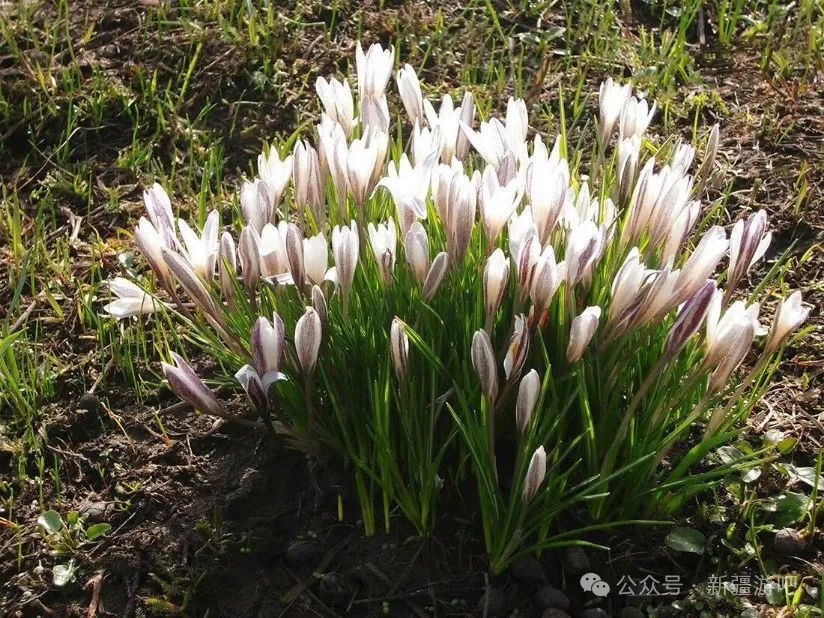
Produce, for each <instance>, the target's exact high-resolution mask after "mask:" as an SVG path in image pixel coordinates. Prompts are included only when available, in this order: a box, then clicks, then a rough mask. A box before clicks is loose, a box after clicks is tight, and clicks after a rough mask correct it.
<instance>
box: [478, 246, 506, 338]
mask: <svg viewBox="0 0 824 618" xmlns="http://www.w3.org/2000/svg"><path fill="white" fill-rule="evenodd" d="M508 278H509V260H508V259H507V258H506V256H505V255H504V252H503V251H501V249H500V248H498V249H495V251H493V252H492V255H490V256H489V259H487V261H486V266H485V267H484V279H483V285H484V308H485V310H486V323H487V324H488V325H490V326H491V325H492V321H493V320H494V319H495V314H496V313H497V312H498V308H499V307H500V306H501V301H502V300H503V297H504V293H505V292H506V282H507V279H508Z"/></svg>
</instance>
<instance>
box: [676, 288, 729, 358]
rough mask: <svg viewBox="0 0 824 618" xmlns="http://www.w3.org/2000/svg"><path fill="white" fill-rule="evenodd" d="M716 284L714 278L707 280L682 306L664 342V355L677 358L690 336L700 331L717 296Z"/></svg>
mask: <svg viewBox="0 0 824 618" xmlns="http://www.w3.org/2000/svg"><path fill="white" fill-rule="evenodd" d="M716 289H717V288H716V284H715V280H714V279H709V280H708V281H706V282H705V283H704V284H703V285H702V286H701V287H700V288H699V289H698V291H696V292H695V294H694V295H693V296H692V298H690V299H689V300H688V301H687V302H685V303H684V305H683V306H682V307H681V311H680V312H679V313H678V317H677V318H676V319H675V323H674V324H673V325H672V328H670V332H669V333H668V334H667V340H666V342H665V343H664V356H665V357H667V358H675V356H676V355H677V354H678V352H680V351H681V349H682V348H683V347H684V346H685V345H686V344H687V341H689V339H690V337H692V336H693V335H694V334H695V333H697V332H698V329H699V328H701V323H702V322H703V321H704V318H705V317H706V315H707V312H708V311H709V308H710V304H711V302H712V299H713V297H714V296H715V291H716Z"/></svg>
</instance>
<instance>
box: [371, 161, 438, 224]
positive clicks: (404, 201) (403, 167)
mask: <svg viewBox="0 0 824 618" xmlns="http://www.w3.org/2000/svg"><path fill="white" fill-rule="evenodd" d="M435 162H436V155H434V153H431V154H430V156H429V157H428V158H427V159H425V160H424V161H422V162H420V163H418V164H417V165H415V167H412V164H411V163H410V162H409V158H408V157H407V156H406V153H404V154H402V155H401V159H400V161H399V162H398V165H397V167H396V166H395V163H394V162H392V161H390V162H389V165H388V167H387V175H386V176H385V177H384V178H381V179H380V180H379V181H378V186H379V187H384V188H386V189H387V190H388V191H389V192H390V193H391V194H392V199H393V200H394V202H395V208H396V210H397V215H398V221H399V223H400V226H401V232H402V233H403V234H404V235H405V234H406V233H407V232H408V231H409V229H410V227H411V226H412V224H413V223H414V222H415V220H416V219H426V196H427V194H428V193H429V186H430V178H431V175H432V169H433V168H434V167H435Z"/></svg>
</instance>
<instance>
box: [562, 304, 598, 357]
mask: <svg viewBox="0 0 824 618" xmlns="http://www.w3.org/2000/svg"><path fill="white" fill-rule="evenodd" d="M600 319H601V308H600V307H598V306H597V305H596V306H593V307H587V308H586V309H584V310H583V311H582V312H581V315H579V316H577V317H575V319H573V320H572V326H571V327H570V330H569V344H568V345H567V360H568V361H569V362H570V363H574V362H577V361H578V360H580V358H581V357H582V356H583V355H584V350H586V348H587V346H588V345H589V342H590V341H592V337H593V335H595V331H596V330H598V322H599V320H600Z"/></svg>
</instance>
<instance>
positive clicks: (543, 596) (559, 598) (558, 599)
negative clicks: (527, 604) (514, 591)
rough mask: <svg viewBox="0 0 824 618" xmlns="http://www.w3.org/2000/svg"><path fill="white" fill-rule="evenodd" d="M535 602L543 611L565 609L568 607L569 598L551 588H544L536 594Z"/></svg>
mask: <svg viewBox="0 0 824 618" xmlns="http://www.w3.org/2000/svg"><path fill="white" fill-rule="evenodd" d="M535 602H536V603H537V604H538V605H540V606H541V607H542V608H543V609H567V608H568V607H569V597H567V595H565V594H564V593H563V592H561V591H560V590H558V589H557V588H553V587H552V586H544V587H543V588H541V589H540V590H539V591H538V592H536V593H535Z"/></svg>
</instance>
